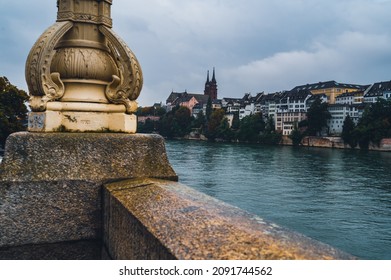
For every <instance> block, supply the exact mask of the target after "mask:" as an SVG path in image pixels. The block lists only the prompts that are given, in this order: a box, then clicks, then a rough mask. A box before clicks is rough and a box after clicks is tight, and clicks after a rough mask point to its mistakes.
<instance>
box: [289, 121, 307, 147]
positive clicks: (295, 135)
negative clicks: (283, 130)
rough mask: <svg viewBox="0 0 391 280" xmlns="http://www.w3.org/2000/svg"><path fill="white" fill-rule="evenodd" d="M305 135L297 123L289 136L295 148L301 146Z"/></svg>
mask: <svg viewBox="0 0 391 280" xmlns="http://www.w3.org/2000/svg"><path fill="white" fill-rule="evenodd" d="M303 137H304V134H303V133H302V132H301V131H300V130H299V128H298V124H297V123H295V125H294V128H293V130H292V132H291V135H289V138H290V139H291V140H292V144H293V146H299V145H300V144H301V140H303Z"/></svg>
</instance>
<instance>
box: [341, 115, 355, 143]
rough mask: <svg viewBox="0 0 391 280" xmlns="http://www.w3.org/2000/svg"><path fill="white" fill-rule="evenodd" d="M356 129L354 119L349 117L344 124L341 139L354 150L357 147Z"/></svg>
mask: <svg viewBox="0 0 391 280" xmlns="http://www.w3.org/2000/svg"><path fill="white" fill-rule="evenodd" d="M355 128H356V124H355V123H354V122H353V120H352V118H351V117H350V116H349V115H348V116H347V117H346V118H345V120H344V122H343V127H342V134H341V137H342V139H343V141H344V143H345V144H348V145H349V146H350V147H352V148H354V147H356V146H357V139H356V132H355Z"/></svg>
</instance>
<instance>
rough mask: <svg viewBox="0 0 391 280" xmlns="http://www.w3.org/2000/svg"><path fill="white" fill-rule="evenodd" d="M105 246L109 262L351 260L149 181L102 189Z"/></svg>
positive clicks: (173, 186) (210, 200)
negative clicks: (129, 260)
mask: <svg viewBox="0 0 391 280" xmlns="http://www.w3.org/2000/svg"><path fill="white" fill-rule="evenodd" d="M104 243H105V246H106V248H107V249H108V253H109V254H110V256H111V257H112V258H113V259H170V258H175V259H182V260H189V259H199V260H207V259H219V260H228V259H231V260H232V259H233V260H239V259H272V260H276V259H351V258H354V257H352V256H350V255H348V254H346V253H344V252H341V251H338V250H336V249H334V248H332V247H330V246H328V245H325V244H322V243H319V242H317V241H314V240H312V239H310V238H307V237H305V236H303V235H301V234H298V233H295V232H292V231H290V230H287V229H284V228H281V227H279V226H278V225H275V224H273V223H270V222H267V221H265V220H263V219H262V218H260V217H257V216H255V215H252V214H249V213H247V212H245V211H243V210H241V209H239V208H236V207H233V206H230V205H228V204H225V203H223V202H221V201H218V200H216V199H214V198H211V197H209V196H207V195H204V194H201V193H199V192H197V191H195V190H193V189H191V188H189V187H186V186H184V185H182V184H179V183H175V182H169V181H162V180H152V179H145V180H128V181H123V182H118V183H112V184H108V185H106V186H105V190H104ZM151 243H153V244H155V245H154V246H153V247H152V248H150V247H148V246H140V244H151ZM124 248H126V250H124ZM153 248H157V249H156V250H155V251H154V250H153ZM162 252H164V253H162Z"/></svg>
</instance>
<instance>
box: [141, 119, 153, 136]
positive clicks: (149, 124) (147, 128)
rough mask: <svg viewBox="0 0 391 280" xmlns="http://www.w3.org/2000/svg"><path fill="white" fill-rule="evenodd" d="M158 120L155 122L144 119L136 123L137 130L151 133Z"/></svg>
mask: <svg viewBox="0 0 391 280" xmlns="http://www.w3.org/2000/svg"><path fill="white" fill-rule="evenodd" d="M157 126H158V122H155V121H153V120H151V119H146V121H145V123H138V125H137V131H138V132H139V133H152V132H154V131H155V130H156V127H157Z"/></svg>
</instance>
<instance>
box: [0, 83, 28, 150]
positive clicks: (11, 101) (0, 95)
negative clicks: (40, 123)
mask: <svg viewBox="0 0 391 280" xmlns="http://www.w3.org/2000/svg"><path fill="white" fill-rule="evenodd" d="M27 100H28V96H27V94H26V92H25V91H23V90H19V89H18V88H17V87H16V86H14V85H12V84H11V83H10V82H9V81H8V79H7V78H6V77H0V144H1V145H2V146H4V144H5V140H6V139H7V137H8V135H10V134H11V133H14V132H17V131H22V130H25V129H26V127H25V123H26V121H27V107H26V104H25V103H26V101H27Z"/></svg>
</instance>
